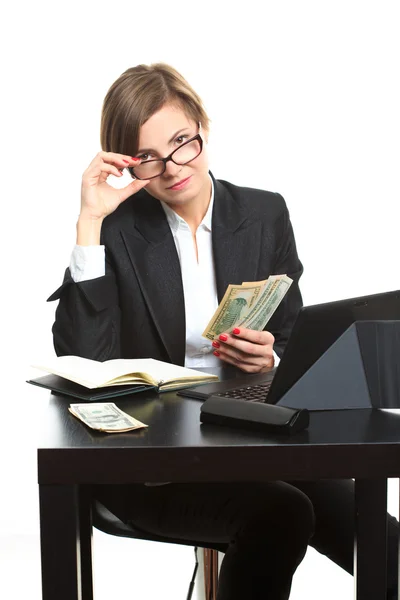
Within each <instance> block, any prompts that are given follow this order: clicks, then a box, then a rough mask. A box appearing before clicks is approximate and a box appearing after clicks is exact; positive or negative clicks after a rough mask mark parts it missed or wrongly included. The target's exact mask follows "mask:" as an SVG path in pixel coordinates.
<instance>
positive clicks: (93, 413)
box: [68, 402, 148, 433]
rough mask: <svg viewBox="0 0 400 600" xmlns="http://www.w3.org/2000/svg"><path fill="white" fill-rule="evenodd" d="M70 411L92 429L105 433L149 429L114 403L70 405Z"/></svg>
mask: <svg viewBox="0 0 400 600" xmlns="http://www.w3.org/2000/svg"><path fill="white" fill-rule="evenodd" d="M68 410H69V411H70V413H72V414H73V415H74V416H75V417H77V418H78V419H80V420H81V421H82V423H85V425H87V426H88V427H90V428H91V429H97V430H98V431H104V432H105V433H122V432H124V431H133V430H134V429H140V428H141V427H148V425H145V424H144V423H141V422H140V421H138V420H137V419H134V418H133V417H131V416H130V415H128V414H126V413H125V412H123V411H122V410H120V409H119V408H118V406H116V405H115V404H114V403H113V402H104V403H103V402H98V403H97V402H96V403H94V402H93V403H91V404H70V406H69V408H68Z"/></svg>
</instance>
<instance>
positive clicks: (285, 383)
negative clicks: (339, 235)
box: [178, 290, 400, 404]
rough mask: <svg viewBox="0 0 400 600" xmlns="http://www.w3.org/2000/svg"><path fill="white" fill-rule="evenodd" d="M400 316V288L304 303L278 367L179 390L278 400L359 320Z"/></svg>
mask: <svg viewBox="0 0 400 600" xmlns="http://www.w3.org/2000/svg"><path fill="white" fill-rule="evenodd" d="M372 320H373V321H375V320H380V321H382V320H383V321H386V320H393V321H399V320H400V290H397V291H391V292H384V293H381V294H373V295H369V296H361V297H358V298H348V299H345V300H337V301H335V302H327V303H324V304H315V305H312V306H303V307H302V308H301V309H300V311H299V313H298V316H297V319H296V321H295V324H294V327H293V330H292V333H291V336H290V338H289V340H288V343H287V345H286V348H285V351H284V353H283V356H282V358H281V361H280V363H279V365H278V367H277V368H274V369H272V370H271V371H269V372H267V373H259V374H256V375H246V374H244V375H243V377H241V376H239V377H236V378H235V379H230V380H227V381H219V382H215V383H211V384H206V385H202V386H200V387H196V388H187V389H185V390H181V391H179V392H178V394H179V395H181V396H188V397H190V398H196V399H199V400H206V399H207V398H209V397H210V396H215V395H217V396H224V397H228V398H236V399H242V400H248V401H250V402H264V403H268V404H277V403H278V402H279V400H280V399H281V398H282V397H283V396H284V395H285V393H286V392H288V391H289V390H290V389H291V387H292V386H293V385H294V384H295V383H296V382H297V381H298V380H299V379H300V378H301V377H302V376H303V375H304V374H305V373H306V372H307V371H308V370H309V369H310V367H312V366H313V365H314V364H315V363H316V362H317V360H318V359H319V358H320V357H321V356H322V355H323V354H324V353H325V352H326V351H327V350H328V348H330V347H331V346H332V345H333V344H334V343H335V342H336V340H338V338H339V337H340V336H341V335H342V334H343V333H344V332H345V331H346V330H347V329H348V328H349V327H350V326H351V325H352V324H353V323H355V322H356V321H372Z"/></svg>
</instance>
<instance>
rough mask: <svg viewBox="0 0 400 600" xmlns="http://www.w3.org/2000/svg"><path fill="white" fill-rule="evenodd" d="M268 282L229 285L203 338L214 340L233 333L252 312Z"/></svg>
mask: <svg viewBox="0 0 400 600" xmlns="http://www.w3.org/2000/svg"><path fill="white" fill-rule="evenodd" d="M266 282H267V280H265V281H256V282H245V283H242V285H232V284H231V285H228V288H227V290H226V292H225V294H224V297H223V298H222V300H221V302H220V304H219V306H218V308H217V310H216V311H215V313H214V315H213V317H212V319H211V320H210V322H209V323H208V325H207V327H206V328H205V330H204V331H203V333H202V336H203V337H205V338H207V339H208V340H213V339H214V338H216V337H218V336H219V334H220V333H223V332H226V331H232V329H233V328H234V327H235V326H236V323H238V322H239V321H241V320H243V319H244V317H245V316H246V315H247V314H248V313H249V312H250V311H251V309H252V308H253V306H254V305H255V303H256V302H257V298H258V297H259V295H260V294H261V293H262V290H263V287H264V285H265V284H266Z"/></svg>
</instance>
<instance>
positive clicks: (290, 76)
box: [0, 0, 400, 599]
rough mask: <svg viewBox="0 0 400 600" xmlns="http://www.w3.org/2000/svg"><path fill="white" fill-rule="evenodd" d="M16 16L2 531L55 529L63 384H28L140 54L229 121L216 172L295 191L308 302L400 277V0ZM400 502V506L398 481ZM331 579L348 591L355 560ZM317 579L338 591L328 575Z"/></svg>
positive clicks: (95, 6) (7, 145)
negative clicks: (39, 467) (51, 432)
mask: <svg viewBox="0 0 400 600" xmlns="http://www.w3.org/2000/svg"><path fill="white" fill-rule="evenodd" d="M5 10H6V12H4V9H3V11H2V25H1V29H2V30H1V35H0V44H1V48H0V49H1V54H0V55H1V57H2V58H1V60H2V65H1V77H2V86H1V87H2V92H1V96H0V102H1V111H0V124H1V145H0V152H1V156H0V165H1V168H2V185H1V199H2V216H3V225H2V236H1V249H2V258H3V260H2V265H1V269H2V273H3V276H2V291H1V296H0V297H1V316H2V328H1V330H2V336H1V337H2V348H3V353H2V361H1V362H2V382H3V383H2V392H3V393H2V399H1V401H2V403H3V410H2V415H3V418H4V417H6V419H5V422H3V424H2V427H1V430H2V433H1V438H0V440H1V441H0V444H1V446H2V448H0V451H1V452H0V461H1V478H2V492H1V496H0V505H1V511H0V533H2V534H4V535H8V536H15V535H17V534H22V533H23V534H32V535H34V536H35V535H36V536H37V532H38V517H37V494H36V492H37V490H36V471H35V469H36V455H35V447H36V434H37V431H38V430H39V428H40V420H41V414H43V411H45V410H46V404H47V401H48V400H47V399H48V396H47V394H46V392H45V391H43V390H39V389H38V390H36V389H34V388H32V389H31V388H30V387H29V386H28V385H27V384H25V379H26V378H27V377H28V376H29V375H30V374H31V370H30V368H29V365H30V364H31V363H32V362H34V361H35V360H37V359H38V358H39V357H40V356H42V355H43V354H44V353H48V352H51V351H52V340H51V332H50V329H51V324H52V322H53V316H54V309H55V304H54V303H52V304H46V302H45V300H46V298H47V296H49V295H50V294H51V293H52V292H53V291H54V289H56V287H58V285H59V284H60V282H61V280H62V276H63V272H64V269H65V267H66V266H67V264H68V261H69V255H70V251H71V248H72V246H73V244H74V241H75V223H76V219H77V216H78V213H79V194H80V180H81V174H82V172H83V171H84V169H85V168H86V166H87V164H88V163H89V162H90V161H91V159H92V157H93V156H94V155H95V154H96V152H98V150H99V149H100V146H99V120H100V109H101V104H102V101H103V98H104V95H105V93H106V91H107V89H108V87H109V86H110V85H111V83H112V82H113V81H114V80H115V79H116V78H117V77H118V76H119V75H120V74H121V73H122V72H123V71H124V70H125V69H127V68H128V67H131V66H134V65H136V64H139V63H151V62H157V61H164V62H168V63H170V64H171V65H173V66H174V67H175V68H177V69H178V70H179V71H180V72H181V73H182V74H183V75H184V76H185V77H186V78H187V80H188V81H189V83H190V84H191V85H192V86H193V87H194V88H195V89H196V90H197V91H198V93H199V94H200V95H201V96H202V98H203V100H204V103H205V106H206V109H207V111H208V114H209V116H210V118H211V120H212V123H211V135H210V143H209V149H210V154H211V169H212V171H213V173H214V175H215V176H216V177H217V178H220V179H227V180H228V181H231V182H233V183H236V184H239V185H247V186H251V187H260V188H264V189H269V190H272V191H278V192H280V193H281V194H282V195H283V196H284V197H285V199H286V201H287V204H288V206H289V210H290V213H291V218H292V222H293V226H294V230H295V235H296V239H297V244H298V251H299V255H300V258H301V260H302V262H303V263H304V266H305V274H304V276H303V278H302V281H301V288H302V292H303V297H304V301H305V303H307V304H311V303H316V302H321V301H329V300H334V299H340V298H345V297H350V296H355V295H360V294H367V293H374V292H381V291H385V290H391V289H398V288H400V272H399V269H398V246H399V242H398V215H399V211H398V202H399V196H400V179H399V158H400V156H399V154H400V150H399V144H400V142H399V140H400V117H399V107H400V91H399V59H400V41H399V40H400V36H399V34H398V32H399V30H400V23H399V20H400V19H399V12H400V9H399V3H398V2H396V1H390V0H379V1H378V0H376V1H368V0H364V1H361V0H335V1H327V0H326V1H317V0H314V1H311V0H305V1H303V2H296V1H295V0H293V1H290V0H279V1H278V0H276V1H275V2H272V1H267V2H261V1H260V2H256V1H255V0H247V1H246V2H237V1H230V2H225V1H223V2H218V1H217V0H214V2H202V3H201V4H200V3H192V2H188V1H186V2H180V1H178V0H169V1H165V2H160V1H158V0H154V1H152V2H150V1H149V2H146V3H143V2H140V3H138V2H133V1H130V2H125V1H124V0H122V1H120V2H118V3H112V2H102V1H97V2H94V0H88V1H81V2H80V3H77V4H75V3H73V2H72V3H64V4H62V5H60V4H59V3H51V2H45V1H41V0H39V1H37V2H32V3H28V2H27V0H22V1H21V2H19V3H13V4H12V5H9V6H8V7H7V8H6V9H5ZM28 388H29V389H28ZM14 403H15V404H14ZM14 406H18V413H14V412H13V407H14ZM15 439H19V440H20V441H19V442H18V444H17V445H16V444H15ZM393 489H394V488H393ZM390 502H391V503H392V507H391V508H392V512H396V511H397V505H396V502H397V501H396V497H395V494H394V493H392V495H391V497H390ZM307 560H308V561H310V560H313V561H317V560H323V561H325V562H323V563H321V564H323V565H324V568H325V566H326V565H328V566H326V568H330V563H329V562H328V561H327V560H325V559H320V557H317V555H316V554H315V555H314V554H313V555H312V559H311V558H309V557H307V559H306V561H305V562H307ZM316 565H317V563H315V564H314V563H313V565H312V567H311V571H310V572H312V571H313V570H314V572H315V569H317V566H316ZM305 568H306V567H305V566H303V565H302V567H301V569H305ZM318 568H319V567H318ZM301 569H300V570H299V574H300V575H299V578H300V577H301V573H302V572H304V571H301ZM0 570H1V564H0ZM330 573H332V575H330V577H333V580H331V581H330V585H329V587H330V588H332V590H333V592H332V594H333V595H332V598H333V597H335V596H334V591H335V585H339V584H338V583H337V581H339V579H340V570H339V569H338V568H335V569H333V570H332V571H330ZM346 581H347V580H346ZM346 585H349V584H348V582H347V583H346ZM305 590H307V597H308V598H310V599H311V598H314V597H315V598H318V597H320V594H321V588H318V586H316V585H315V584H314V583H313V582H312V581H311V582H307V585H305V587H304V593H305ZM346 590H347V591H346V592H343V593H344V594H345V593H347V594H350V595H348V596H347V597H349V598H350V597H351V592H349V590H351V587H348V588H346ZM338 591H339V588H337V589H336V592H338ZM329 592H330V590H326V589H325V590H324V595H325V598H328V595H327V594H328V593H329ZM294 593H295V590H294V592H293V594H294ZM298 593H299V594H300V592H298ZM313 594H314V595H313ZM148 597H149V598H150V597H152V596H151V595H150V596H148ZM298 597H301V594H300V595H299V596H298ZM329 597H330V596H329ZM343 597H346V596H345V595H344V596H343Z"/></svg>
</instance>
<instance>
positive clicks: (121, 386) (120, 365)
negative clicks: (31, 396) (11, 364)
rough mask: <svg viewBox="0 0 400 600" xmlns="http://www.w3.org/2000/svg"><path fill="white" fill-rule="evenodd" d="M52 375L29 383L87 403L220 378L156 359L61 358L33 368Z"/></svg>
mask: <svg viewBox="0 0 400 600" xmlns="http://www.w3.org/2000/svg"><path fill="white" fill-rule="evenodd" d="M32 366H33V367H34V368H35V369H40V370H42V371H46V372H48V373H51V375H50V376H45V377H39V378H37V379H30V380H29V381H28V383H32V384H33V385H39V386H41V387H45V388H48V389H51V390H54V391H57V392H60V393H65V394H67V395H72V396H75V397H77V398H83V399H87V400H92V399H96V400H98V399H101V398H110V397H113V396H119V395H123V394H128V393H130V394H132V393H134V392H136V391H142V390H143V389H149V388H155V389H157V391H159V392H166V391H170V390H177V389H181V388H184V387H189V386H193V385H199V384H202V383H210V382H212V381H218V377H217V376H216V375H212V374H211V373H204V372H201V373H200V372H199V371H195V370H194V369H188V368H186V367H181V366H179V365H172V364H170V363H166V362H163V361H160V360H155V359H153V358H135V359H124V358H118V359H113V360H107V361H105V362H99V361H97V360H90V359H88V358H82V357H80V356H59V357H55V358H52V359H51V360H50V361H46V363H45V364H40V365H39V364H37V365H32Z"/></svg>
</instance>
